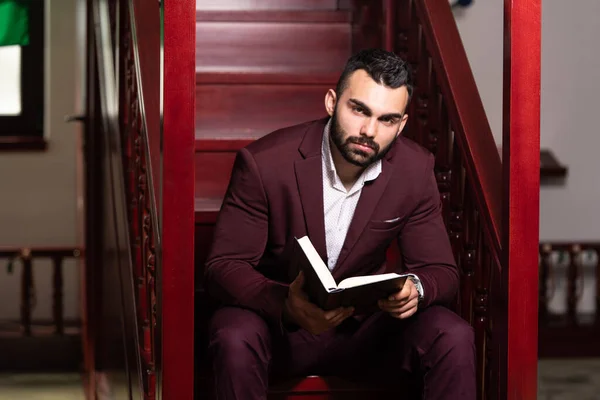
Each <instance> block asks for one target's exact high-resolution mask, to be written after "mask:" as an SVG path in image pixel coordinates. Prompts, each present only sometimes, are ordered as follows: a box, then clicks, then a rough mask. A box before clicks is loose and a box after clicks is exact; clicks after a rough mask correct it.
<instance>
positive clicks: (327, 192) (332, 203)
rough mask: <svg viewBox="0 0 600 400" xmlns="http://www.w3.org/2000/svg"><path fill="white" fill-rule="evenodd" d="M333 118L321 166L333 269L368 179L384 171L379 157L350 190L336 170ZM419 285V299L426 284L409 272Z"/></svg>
mask: <svg viewBox="0 0 600 400" xmlns="http://www.w3.org/2000/svg"><path fill="white" fill-rule="evenodd" d="M330 130H331V119H330V120H329V121H328V122H327V125H326V126H325V130H324V132H323V142H322V144H321V159H322V163H321V168H322V171H323V213H324V216H325V242H326V246H327V266H328V267H329V270H333V268H334V267H335V264H336V262H337V259H338V257H339V255H340V251H341V250H342V246H343V245H344V240H346V234H347V233H348V228H349V227H350V222H352V218H353V217H354V210H355V209H356V205H357V204H358V199H359V198H360V194H361V192H362V188H363V186H364V185H365V182H368V181H372V180H375V179H377V177H378V176H379V174H381V168H382V163H381V160H377V161H376V162H374V163H373V164H371V165H369V166H368V167H367V168H365V170H364V171H363V172H362V174H360V176H359V177H358V179H357V180H356V182H354V185H353V186H352V187H351V188H350V189H349V190H347V189H346V188H345V187H344V184H343V183H342V181H341V179H340V177H339V176H338V174H337V171H336V169H335V164H334V163H333V157H332V155H331V144H330V140H329V138H330ZM410 277H411V279H412V281H413V282H414V283H415V285H416V287H417V291H418V292H419V298H420V299H422V298H423V286H422V284H421V281H420V280H419V278H418V277H417V276H416V275H414V274H410Z"/></svg>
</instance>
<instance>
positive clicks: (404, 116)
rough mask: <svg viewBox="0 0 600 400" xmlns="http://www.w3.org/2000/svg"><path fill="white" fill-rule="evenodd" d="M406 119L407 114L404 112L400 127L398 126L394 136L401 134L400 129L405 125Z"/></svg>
mask: <svg viewBox="0 0 600 400" xmlns="http://www.w3.org/2000/svg"><path fill="white" fill-rule="evenodd" d="M406 121H408V114H404V115H403V116H402V121H401V122H400V127H399V128H398V132H397V133H396V137H398V136H400V135H401V134H402V130H403V129H404V126H405V125H406Z"/></svg>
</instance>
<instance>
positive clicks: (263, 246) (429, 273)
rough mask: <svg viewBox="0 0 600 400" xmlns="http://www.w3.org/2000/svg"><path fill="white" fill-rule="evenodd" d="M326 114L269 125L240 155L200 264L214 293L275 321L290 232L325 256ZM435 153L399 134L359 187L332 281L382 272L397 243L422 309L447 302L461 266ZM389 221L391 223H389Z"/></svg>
mask: <svg viewBox="0 0 600 400" xmlns="http://www.w3.org/2000/svg"><path fill="white" fill-rule="evenodd" d="M327 120H328V119H327V118H326V119H322V120H317V121H311V122H307V123H304V124H301V125H297V126H293V127H289V128H285V129H281V130H278V131H276V132H273V133H271V134H269V135H267V136H265V137H263V138H261V139H259V140H256V141H255V142H253V143H252V144H250V145H249V146H247V147H246V148H244V149H242V150H240V151H239V152H238V154H237V157H236V160H235V163H234V166H233V171H232V175H231V180H230V183H229V187H228V189H227V193H226V195H225V198H224V201H223V205H222V208H221V211H220V213H219V217H218V219H217V223H216V227H215V236H214V241H213V244H212V248H211V251H210V253H209V256H208V259H207V262H206V268H205V285H206V287H207V290H208V292H209V293H210V294H212V295H213V296H215V297H216V298H217V299H218V300H220V301H221V302H223V303H225V304H230V305H239V306H242V307H246V308H250V309H252V310H255V311H256V312H258V313H259V314H261V315H262V316H264V317H265V318H266V319H267V320H269V321H270V322H273V323H276V324H279V323H280V322H281V320H280V318H281V313H282V307H283V304H284V301H285V298H286V296H287V292H288V284H289V283H290V282H291V280H292V279H293V276H291V275H290V271H288V265H289V258H290V255H291V251H292V244H293V239H294V237H301V236H304V235H308V236H309V237H310V239H311V241H312V242H313V244H314V246H315V248H316V249H317V251H318V253H319V254H320V255H321V257H322V258H323V260H325V263H327V251H326V245H325V225H324V224H325V222H324V212H323V178H322V171H321V142H322V139H323V130H324V128H325V125H326V123H327ZM433 164H434V159H433V156H432V155H431V154H430V153H428V152H427V151H426V150H424V149H423V148H421V147H420V146H418V145H417V144H415V143H414V142H413V141H411V140H409V139H406V138H404V137H399V138H398V140H396V142H395V143H394V145H393V147H392V149H390V151H389V152H388V153H387V154H386V156H385V157H384V159H383V164H382V173H381V174H380V175H379V176H378V177H377V179H375V180H374V181H371V182H368V183H366V184H365V186H364V187H363V189H362V193H361V195H360V199H359V202H358V205H357V207H356V211H355V213H354V218H353V220H352V222H351V224H350V227H349V229H348V233H347V236H346V239H345V242H344V245H343V247H342V250H341V253H340V256H339V259H338V261H337V263H336V266H335V268H334V270H333V272H332V274H333V277H334V278H335V279H336V281H337V282H339V281H340V280H342V279H344V278H346V277H349V276H354V275H366V274H373V273H379V272H382V271H383V270H384V268H385V260H386V250H387V248H388V247H389V245H390V243H391V242H392V241H393V240H396V239H397V240H398V243H399V245H400V250H401V253H402V257H403V264H404V266H405V267H406V269H408V271H410V272H412V273H414V274H416V275H417V276H418V277H419V278H420V279H421V282H422V284H423V289H424V294H425V296H424V300H423V302H422V304H421V305H420V307H426V306H428V305H430V304H433V303H449V302H450V301H452V299H453V298H454V296H455V294H456V292H457V289H458V270H457V267H456V265H455V261H454V258H453V255H452V251H451V247H450V242H449V238H448V235H447V233H446V229H445V225H444V222H443V220H442V215H441V201H440V196H439V192H438V188H437V184H436V180H435V176H434V173H433ZM390 220H392V222H387V221H390Z"/></svg>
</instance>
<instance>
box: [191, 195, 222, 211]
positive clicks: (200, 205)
mask: <svg viewBox="0 0 600 400" xmlns="http://www.w3.org/2000/svg"><path fill="white" fill-rule="evenodd" d="M222 202H223V199H222V198H206V197H196V198H195V199H194V209H195V210H196V211H197V212H215V211H219V208H221V203H222Z"/></svg>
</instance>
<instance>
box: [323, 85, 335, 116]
mask: <svg viewBox="0 0 600 400" xmlns="http://www.w3.org/2000/svg"><path fill="white" fill-rule="evenodd" d="M336 103H337V95H336V94H335V90H333V89H329V90H328V91H327V93H326V94H325V110H326V111H327V114H329V116H330V117H332V116H333V112H334V111H335V104H336Z"/></svg>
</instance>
